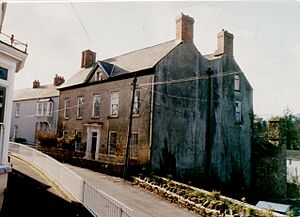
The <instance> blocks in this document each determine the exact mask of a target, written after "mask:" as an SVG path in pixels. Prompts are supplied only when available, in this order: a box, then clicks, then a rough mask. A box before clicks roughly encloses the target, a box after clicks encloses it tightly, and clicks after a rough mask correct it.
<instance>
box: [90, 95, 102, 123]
mask: <svg viewBox="0 0 300 217" xmlns="http://www.w3.org/2000/svg"><path fill="white" fill-rule="evenodd" d="M97 102H98V104H99V105H98V106H97V105H96V103H97ZM96 106H97V110H98V114H96ZM100 109H101V97H100V95H94V96H93V108H92V117H93V118H99V117H100Z"/></svg>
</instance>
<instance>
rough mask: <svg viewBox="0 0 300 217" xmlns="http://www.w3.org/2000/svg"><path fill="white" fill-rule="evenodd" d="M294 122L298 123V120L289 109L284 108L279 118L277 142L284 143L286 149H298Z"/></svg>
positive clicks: (299, 145) (297, 134)
mask: <svg viewBox="0 0 300 217" xmlns="http://www.w3.org/2000/svg"><path fill="white" fill-rule="evenodd" d="M296 123H297V124H298V123H299V120H297V118H296V116H295V115H294V114H293V113H292V112H291V111H290V110H289V109H286V110H285V111H284V115H283V116H282V117H280V118H279V131H280V136H279V142H280V143H281V144H285V145H286V148H287V149H297V150H299V149H300V144H299V141H300V140H299V131H297V128H296Z"/></svg>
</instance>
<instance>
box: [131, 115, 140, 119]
mask: <svg viewBox="0 0 300 217" xmlns="http://www.w3.org/2000/svg"><path fill="white" fill-rule="evenodd" d="M132 117H133V118H139V117H140V114H133V115H132Z"/></svg>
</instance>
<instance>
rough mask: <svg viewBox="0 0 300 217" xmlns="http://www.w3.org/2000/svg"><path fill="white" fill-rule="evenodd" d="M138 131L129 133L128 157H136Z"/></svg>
mask: <svg viewBox="0 0 300 217" xmlns="http://www.w3.org/2000/svg"><path fill="white" fill-rule="evenodd" d="M138 138H139V134H138V133H132V134H131V141H130V158H131V159H134V158H137V153H138Z"/></svg>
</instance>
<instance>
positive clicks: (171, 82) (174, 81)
mask: <svg viewBox="0 0 300 217" xmlns="http://www.w3.org/2000/svg"><path fill="white" fill-rule="evenodd" d="M241 73H243V72H242V71H236V72H225V73H218V74H212V75H210V77H211V78H214V77H223V76H229V75H237V74H241ZM208 78H209V76H208V75H203V76H199V77H190V78H182V79H177V80H168V81H158V82H152V83H143V84H139V85H138V86H139V87H143V86H149V85H163V84H174V83H182V82H188V81H196V80H204V79H208Z"/></svg>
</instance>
